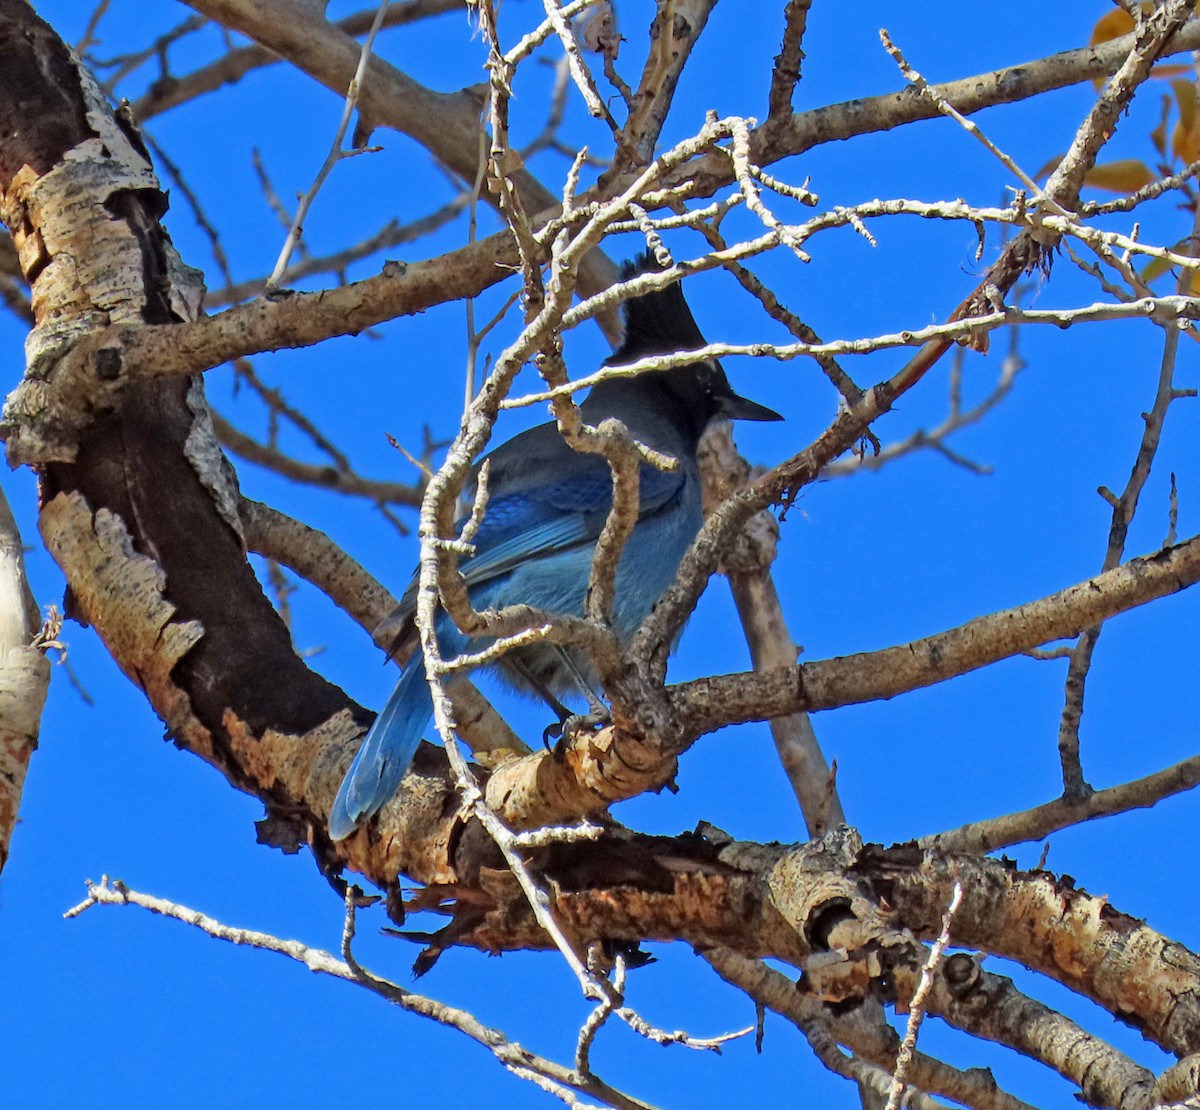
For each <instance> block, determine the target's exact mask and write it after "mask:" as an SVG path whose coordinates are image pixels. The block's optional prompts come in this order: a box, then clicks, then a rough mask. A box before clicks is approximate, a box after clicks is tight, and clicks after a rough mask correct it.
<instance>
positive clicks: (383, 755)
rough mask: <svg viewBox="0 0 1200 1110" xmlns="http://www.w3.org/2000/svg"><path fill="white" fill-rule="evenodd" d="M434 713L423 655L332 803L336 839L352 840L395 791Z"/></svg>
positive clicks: (366, 741)
mask: <svg viewBox="0 0 1200 1110" xmlns="http://www.w3.org/2000/svg"><path fill="white" fill-rule="evenodd" d="M432 714H433V698H432V697H431V695H430V693H429V683H428V682H427V681H426V678H425V657H424V656H423V655H422V654H421V653H420V652H419V651H418V652H416V653H414V655H413V657H412V659H411V660H410V661H409V664H408V667H407V668H406V669H405V671H404V674H402V675H401V676H400V681H399V682H397V683H396V687H395V689H394V690H392V692H391V695H390V696H389V697H388V700H387V704H386V705H384V707H383V710H382V712H381V713H380V714H379V716H378V717H376V718H375V723H374V724H373V725H371V728H370V731H369V732H368V733H367V735H366V738H365V739H364V740H363V742H362V747H361V748H359V749H358V754H357V755H355V757H354V762H353V763H351V764H350V770H349V771H347V772H346V777H345V779H343V780H342V785H341V787H340V788H339V790H338V792H337V797H336V798H335V799H334V800H333V809H332V811H331V812H330V814H329V833H330V835H331V836H332V837H333V839H334V840H342V839H344V838H345V837H347V836H349V835H350V834H351V833H352V832H354V830H355V828H356V827H357V826H358V824H359V822H361V821H365V820H366V819H367V818H368V817H372V816H373V815H374V814H375V813H377V812H378V811H379V809H380V808H381V807H382V806H383V804H384V802H386V801H387V800H388V799H389V798H391V797H392V795H393V794H395V793H396V790H397V788H398V787H399V786H400V780H401V779H402V778H403V777H404V772H405V771H407V770H408V765H409V764H410V763H411V762H412V758H413V755H414V754H415V753H416V750H417V745H418V744H419V743H420V742H421V733H422V732H424V731H425V726H426V725H427V724H428V723H429V718H430V716H431V715H432Z"/></svg>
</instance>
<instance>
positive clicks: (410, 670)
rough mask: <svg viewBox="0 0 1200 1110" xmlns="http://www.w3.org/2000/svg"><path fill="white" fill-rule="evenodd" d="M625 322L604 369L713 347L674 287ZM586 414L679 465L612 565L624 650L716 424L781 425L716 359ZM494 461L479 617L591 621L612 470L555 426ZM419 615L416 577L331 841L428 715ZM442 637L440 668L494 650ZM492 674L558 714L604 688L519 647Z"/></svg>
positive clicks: (394, 780) (606, 390)
mask: <svg viewBox="0 0 1200 1110" xmlns="http://www.w3.org/2000/svg"><path fill="white" fill-rule="evenodd" d="M658 268H659V267H658V265H657V263H656V262H655V261H654V260H653V259H652V258H651V257H649V256H648V255H642V256H640V257H639V258H637V259H635V260H633V261H632V262H627V263H626V264H625V266H624V267H623V268H622V271H621V278H622V280H628V279H629V278H631V277H633V276H635V275H636V274H638V273H641V272H646V271H653V270H656V269H658ZM622 314H623V318H624V325H625V328H624V336H623V340H622V342H621V345H620V347H619V348H618V349H617V350H616V351H615V352H614V353H613V354H612V355H611V356H610V357H609V358H608V359H606V360H605V363H604V365H605V366H619V365H625V364H628V363H631V362H634V361H636V360H638V359H641V358H645V357H648V356H653V355H667V354H674V353H676V352H679V351H688V350H695V349H698V348H701V347H703V346H705V340H704V337H703V335H702V334H701V333H700V329H699V327H698V326H697V324H696V321H695V318H694V317H693V316H692V313H691V310H690V309H689V307H688V305H687V302H686V301H685V299H684V296H683V290H682V288H681V287H680V285H679V283H678V282H676V283H674V284H672V285H669V286H667V287H666V288H664V289H661V290H655V291H652V292H649V293H645V294H643V295H641V296H637V297H631V298H629V299H628V300H626V301H625V303H624V305H623V309H622ZM580 412H581V414H582V416H583V419H584V420H585V421H586V422H587V423H588V424H591V425H593V426H596V425H599V424H600V423H601V422H602V421H604V420H606V419H609V418H615V419H617V420H619V421H621V423H623V424H624V425H625V427H626V428H627V429H628V431H629V433H630V434H631V435H632V436H633V438H634V439H636V440H637V441H638V442H640V443H642V444H644V445H645V446H647V447H650V448H652V449H653V450H654V451H656V452H659V453H660V454H663V455H667V456H670V457H671V458H673V459H675V460H677V462H678V465H677V466H676V467H675V468H674V469H671V470H661V469H658V468H657V467H655V466H653V465H651V464H649V463H642V464H641V465H640V467H639V491H638V492H639V505H638V518H637V522H636V524H635V525H634V528H633V531H632V533H631V534H630V536H629V538H628V541H627V542H626V544H625V547H624V549H623V551H622V553H621V558H620V561H619V563H618V565H617V571H616V582H615V591H614V600H613V610H612V629H613V631H614V632H615V634H616V636H617V639H618V641H619V642H620V643H621V644H622V646H624V645H626V644H627V643H628V642H629V640H630V639H631V638H632V636H633V634H634V632H635V631H636V630H637V628H638V627H639V625H641V623H642V621H643V620H645V618H646V617H647V616H648V615H649V614H650V612H651V610H652V609H653V608H654V606H655V605H656V604H657V602H658V600H659V599H660V598H661V597H662V595H663V593H665V591H666V590H667V587H668V586H670V585H671V583H672V582H673V581H674V580H675V574H676V571H677V570H678V568H679V564H680V561H681V560H682V559H683V556H684V553H685V552H686V551H687V549H688V546H689V545H690V544H691V542H692V540H693V539H694V538H695V537H696V534H697V532H698V531H699V530H700V526H701V524H702V523H703V516H702V512H701V483H700V470H699V465H698V463H697V460H696V452H697V448H698V446H699V443H700V438H701V436H702V435H703V434H704V432H705V430H706V429H707V428H708V426H709V424H711V423H713V422H714V421H717V420H782V419H783V418H782V417H781V416H780V415H779V414H778V413H777V412H775V411H774V410H772V409H769V408H767V407H766V406H765V405H760V404H758V403H757V402H755V401H751V400H748V399H747V398H745V397H741V396H739V395H738V394H737V393H735V392H734V391H733V388H732V387H731V386H730V384H729V379H728V378H727V377H726V375H725V371H724V369H723V368H722V366H721V364H720V363H719V362H718V361H717V360H716V359H699V360H697V361H696V362H691V363H688V364H686V365H683V366H675V367H672V368H669V369H665V370H656V371H649V372H646V373H642V374H637V375H633V376H614V377H611V378H607V379H604V380H601V381H600V382H598V383H597V384H596V385H595V386H593V387H592V389H591V391H590V393H589V394H588V396H587V398H586V399H585V400H584V401H583V402H582V404H581V405H580ZM487 458H488V471H487V495H488V496H487V505H486V511H485V513H484V515H483V519H482V522H480V523H479V525H478V528H477V530H476V532H475V534H474V536H473V538H472V541H471V542H472V545H473V554H471V555H469V556H464V557H462V558H461V559H460V561H459V570H460V572H461V573H462V575H463V578H464V579H465V581H466V585H467V592H468V596H469V597H470V599H471V603H472V605H473V606H474V607H475V609H477V610H482V609H502V608H504V607H505V606H508V605H517V604H525V605H531V606H534V607H535V608H538V609H542V610H545V611H547V612H552V613H561V614H569V615H573V616H582V615H583V613H584V604H585V599H586V596H587V590H588V581H589V578H590V574H591V568H592V558H593V555H594V553H595V546H596V540H597V537H598V536H599V535H600V531H601V529H602V528H603V527H604V523H605V520H606V519H607V517H608V513H609V510H610V508H611V506H612V490H613V482H612V471H611V469H610V467H609V464H608V462H607V461H606V460H605V459H604V458H603V456H599V455H591V454H587V455H585V454H581V453H579V452H577V451H574V450H572V449H571V448H570V447H569V446H568V445H567V443H566V441H565V440H564V439H563V438H562V436H561V435H560V433H559V431H558V428H557V426H556V425H555V424H554V423H547V424H541V425H539V426H537V427H534V428H530V429H529V430H527V431H525V432H522V433H520V434H519V435H517V436H515V437H514V438H513V439H510V440H508V441H507V442H505V443H503V444H501V445H500V446H499V447H497V448H496V449H495V450H493V451H492V452H491V453H490V454H489V455H488V456H487ZM478 473H479V471H478V468H477V470H476V477H477V476H478ZM462 523H463V522H460V525H459V526H460V528H461V526H462ZM415 610H416V575H415V574H414V577H413V580H412V582H411V583H410V585H409V588H408V590H407V591H406V593H405V594H404V595H403V597H402V599H401V602H400V604H399V606H398V608H397V609H396V611H395V612H394V613H393V614H392V616H391V617H389V618H388V619H387V620H385V622H384V625H385V626H388V627H390V628H392V629H399V633H398V634H397V635H396V636H395V639H394V642H395V644H396V645H397V650H396V651H395V652H394V653H395V654H402V653H403V652H404V651H406V650H407V649H409V648H413V649H414V650H413V651H412V655H411V657H410V659H409V662H408V665H407V666H406V668H405V670H404V672H403V673H402V674H401V676H400V679H399V680H398V682H397V683H396V686H395V688H394V689H393V690H392V692H391V694H390V695H389V697H388V699H387V702H386V703H385V704H384V707H383V709H382V710H381V711H380V713H379V716H378V717H376V718H375V721H374V723H373V724H372V725H371V727H370V729H369V730H368V732H367V734H366V736H365V738H364V739H363V742H362V745H361V746H360V747H359V749H358V752H357V753H356V754H355V756H354V759H353V761H352V763H351V764H350V768H349V770H348V771H347V772H346V776H345V778H344V779H343V781H342V784H341V786H340V788H339V790H338V793H337V796H336V798H335V799H334V803H333V807H332V809H331V812H330V818H329V831H330V835H331V837H332V839H333V840H335V841H337V840H342V839H344V838H346V837H347V836H349V835H351V833H353V832H354V830H355V829H356V828H357V827H358V826H359V825H360V824H362V823H363V822H364V821H367V820H368V819H370V818H371V817H372V816H374V815H375V814H376V813H377V812H378V811H379V809H380V808H381V807H382V806H383V805H384V804H385V803H386V802H387V801H388V800H389V799H390V798H391V797H392V796H393V795H394V794H395V793H396V791H397V790H398V788H399V786H400V781H401V779H402V778H403V776H404V773H405V772H406V771H407V769H408V767H409V764H410V763H411V762H412V758H413V755H414V754H415V752H416V749H417V745H418V744H419V743H420V740H421V734H422V732H423V731H424V729H425V727H426V725H427V724H428V723H429V718H430V717H431V716H432V713H433V701H432V696H431V694H430V690H429V684H428V680H427V677H426V669H425V660H424V657H423V655H422V653H421V651H420V649H419V647H417V646H416V645H417V633H416V627H415V621H414V617H415ZM435 631H436V634H437V637H438V645H439V648H440V650H441V654H442V657H443V658H444V659H450V658H453V657H455V656H457V655H460V654H462V653H464V652H466V651H478V650H481V649H482V648H483V647H485V646H486V645H487V644H488V643H489V642H490V641H489V640H488V639H486V638H471V637H468V636H466V635H465V634H464V633H462V632H461V631H460V630H459V629H458V627H457V626H456V625H455V624H454V622H453V620H452V619H451V618H450V617H449V616H447V615H446V614H445V613H444V612H439V613H438V616H437V618H436V624H435ZM376 638H377V640H378V639H379V635H378V634H377V637H376ZM494 666H495V667H496V668H497V669H498V670H499V671H500V673H501V677H502V678H504V679H505V680H506V681H507V682H508V683H509V684H510V685H512V686H514V687H516V688H517V689H519V690H522V691H525V692H531V693H534V694H537V695H540V696H542V697H543V698H545V699H546V700H547V701H548V703H549V704H551V705H552V706H554V707H555V708H556V711H558V712H560V713H562V714H565V713H566V710H565V709H563V708H562V707H561V705H560V703H559V702H558V701H557V700H556V699H557V696H559V695H561V696H570V695H572V694H577V693H582V694H584V695H585V696H588V700H589V701H590V702H592V703H593V706H594V705H595V700H594V697H592V696H590V694H591V692H592V691H595V690H597V688H598V687H597V682H596V676H595V671H594V668H593V667H592V665H591V664H590V662H589V661H588V659H587V658H586V656H585V655H584V654H583V653H582V652H581V651H579V650H577V649H572V648H568V647H564V646H560V645H555V644H548V643H544V642H543V643H532V644H524V645H521V646H519V647H516V648H514V649H512V650H511V651H509V652H507V653H506V654H504V655H503V656H502V657H501V659H500V660H499V661H497V663H495V664H494Z"/></svg>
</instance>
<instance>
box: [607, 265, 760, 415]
mask: <svg viewBox="0 0 1200 1110" xmlns="http://www.w3.org/2000/svg"><path fill="white" fill-rule="evenodd" d="M658 268H659V267H658V265H657V263H656V262H655V261H654V259H653V257H652V256H650V255H648V254H644V255H639V256H638V257H637V258H636V259H634V260H633V261H632V262H627V263H625V265H624V266H623V267H622V269H621V280H622V281H628V280H629V279H630V278H632V277H635V276H636V275H637V274H640V273H646V272H648V271H653V270H656V269H658ZM623 308H624V313H623V315H624V321H625V336H624V339H623V341H622V343H621V346H620V347H619V348H618V349H617V350H616V351H614V352H613V354H612V355H611V356H610V357H609V358H607V359H606V360H605V365H606V366H623V365H627V364H629V363H631V362H637V361H638V360H639V359H643V358H648V357H651V356H653V355H669V354H675V353H676V352H677V351H690V350H696V349H698V348H700V347H703V346H704V345H705V339H704V336H703V335H702V334H701V333H700V328H699V327H698V326H697V325H696V320H695V317H693V316H692V310H691V309H690V308H688V304H687V301H685V300H684V297H683V289H682V288H681V287H680V286H679V284H678V283H676V284H675V285H670V286H668V287H667V288H666V289H661V290H657V291H655V292H653V293H645V294H643V295H642V296H640V297H631V298H630V299H629V300H627V301H626V302H625V303H624V306H623ZM626 380H627V381H630V382H636V383H638V385H637V386H635V387H634V388H636V389H637V390H638V391H639V392H641V393H643V394H644V395H645V396H646V397H647V399H648V400H649V401H651V402H653V400H659V401H660V402H662V403H663V404H664V405H665V406H669V407H670V408H671V409H672V410H674V411H675V412H676V413H678V414H679V415H680V416H681V417H682V416H684V415H686V419H687V423H688V424H689V426H690V427H691V430H692V431H693V432H694V433H695V435H696V436H697V437H699V436H700V435H701V434H703V432H704V429H705V428H707V427H708V425H709V424H710V423H711V422H712V421H714V420H782V419H783V417H782V416H780V415H779V413H777V412H775V411H774V410H773V409H769V408H767V407H766V405H760V404H759V403H758V402H757V401H751V400H749V399H748V398H746V397H742V396H740V395H739V394H737V393H735V392H734V391H733V387H732V386H731V385H730V384H729V379H728V378H727V377H726V376H725V370H724V369H723V368H722V366H721V364H720V362H718V361H717V360H716V359H715V358H714V359H700V360H698V361H696V362H690V363H687V364H686V365H683V366H675V367H672V368H670V369H668V370H657V371H651V372H649V373H646V374H641V375H638V377H636V378H633V379H626ZM606 384H608V385H612V386H616V384H617V383H616V381H614V382H611V383H606ZM597 389H598V390H603V389H604V386H597Z"/></svg>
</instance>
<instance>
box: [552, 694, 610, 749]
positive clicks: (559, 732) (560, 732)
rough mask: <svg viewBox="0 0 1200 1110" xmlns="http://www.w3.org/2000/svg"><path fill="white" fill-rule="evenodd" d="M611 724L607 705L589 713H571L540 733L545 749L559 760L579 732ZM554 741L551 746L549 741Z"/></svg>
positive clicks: (594, 729) (595, 729) (591, 730)
mask: <svg viewBox="0 0 1200 1110" xmlns="http://www.w3.org/2000/svg"><path fill="white" fill-rule="evenodd" d="M609 724H612V714H611V713H610V712H609V711H608V707H607V706H603V705H602V706H600V707H599V708H596V709H593V711H592V712H591V713H572V714H571V715H570V716H567V717H564V718H563V719H562V720H561V721H555V722H554V724H552V725H549V726H547V728H546V731H545V732H543V733H542V743H543V744H545V745H546V748H547V750H549V751H553V752H554V758H555V759H559V760H561V759H562V758H563V756H564V755H565V754H566V749H567V745H568V744H569V743H570V742H571V740H572V739H573V738H574V737H576V736H578V735H579V733H581V732H596V731H598V730H599V729H602V728H604V726H605V725H609ZM552 740H553V741H554V745H553V747H551V743H550V742H551V741H552Z"/></svg>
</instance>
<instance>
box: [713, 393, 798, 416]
mask: <svg viewBox="0 0 1200 1110" xmlns="http://www.w3.org/2000/svg"><path fill="white" fill-rule="evenodd" d="M721 415H722V416H723V417H725V419H726V420H782V419H783V417H782V416H780V415H779V413H777V412H776V411H775V410H774V409H769V408H767V406H766V405H760V404H759V403H758V402H757V401H751V400H750V399H749V398H748V397H739V396H738V395H737V394H736V393H730V394H729V395H728V396H727V397H722V398H721Z"/></svg>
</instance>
